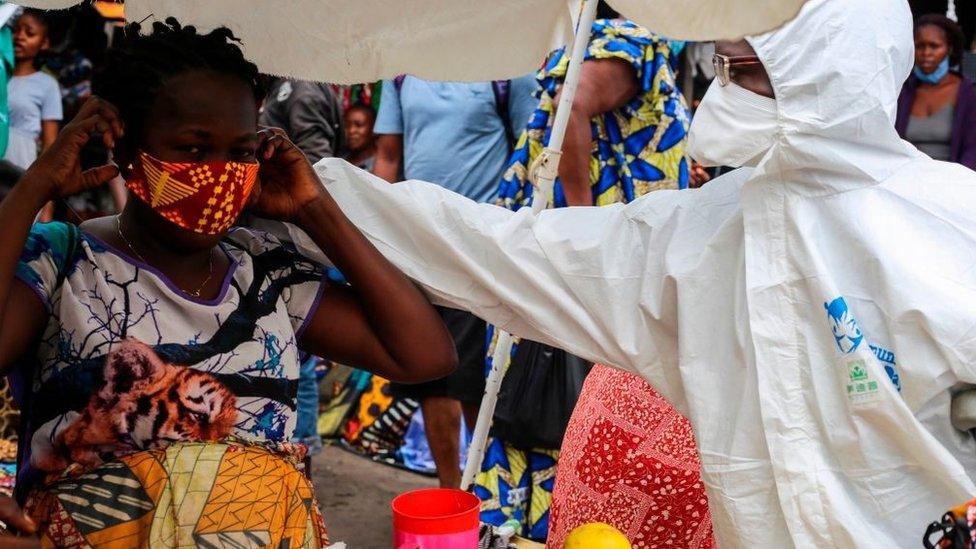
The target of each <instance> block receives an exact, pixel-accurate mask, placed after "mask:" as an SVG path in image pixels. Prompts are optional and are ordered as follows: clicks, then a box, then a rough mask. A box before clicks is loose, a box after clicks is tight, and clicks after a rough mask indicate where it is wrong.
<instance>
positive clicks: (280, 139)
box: [258, 128, 288, 160]
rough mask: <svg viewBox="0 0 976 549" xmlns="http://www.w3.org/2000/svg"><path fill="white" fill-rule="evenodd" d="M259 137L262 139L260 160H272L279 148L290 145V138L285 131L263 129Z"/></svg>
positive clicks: (259, 148) (259, 152) (259, 153)
mask: <svg viewBox="0 0 976 549" xmlns="http://www.w3.org/2000/svg"><path fill="white" fill-rule="evenodd" d="M258 136H259V137H260V138H261V141H260V143H261V144H260V146H259V147H258V159H260V160H270V159H271V158H272V157H274V155H275V154H276V153H277V152H278V149H279V148H282V147H284V146H286V144H287V143H288V136H287V134H286V133H285V130H283V129H281V128H261V130H260V131H258Z"/></svg>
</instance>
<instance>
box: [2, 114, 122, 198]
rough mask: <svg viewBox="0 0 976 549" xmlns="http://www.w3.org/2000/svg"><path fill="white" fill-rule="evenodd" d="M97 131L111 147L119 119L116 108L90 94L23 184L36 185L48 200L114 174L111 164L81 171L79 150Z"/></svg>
mask: <svg viewBox="0 0 976 549" xmlns="http://www.w3.org/2000/svg"><path fill="white" fill-rule="evenodd" d="M98 133H100V134H101V135H102V140H103V141H104V143H105V147H106V148H108V149H109V150H111V149H112V148H113V147H115V140H116V139H118V138H120V137H122V134H123V128H122V120H121V118H119V111H118V109H116V108H115V106H113V105H111V104H110V103H108V102H106V101H104V100H102V99H99V98H97V97H91V98H89V99H88V100H87V101H85V104H84V105H83V106H82V107H81V110H80V111H78V115H77V116H75V118H74V120H72V121H71V122H70V123H68V125H66V126H65V127H64V129H62V130H61V133H60V134H58V138H57V139H56V140H55V141H54V143H53V144H52V145H51V146H50V147H49V148H48V149H47V150H46V151H44V153H43V154H42V155H41V156H40V157H38V159H37V160H36V161H35V162H34V164H33V165H32V166H31V167H30V168H29V169H28V170H27V173H25V174H24V177H23V179H22V180H21V181H22V183H24V184H30V185H37V186H38V187H39V188H40V189H42V191H43V192H45V193H46V197H47V198H48V199H51V200H54V199H58V198H64V197H67V196H71V195H74V194H78V193H79V192H81V191H84V190H87V189H91V188H94V187H98V186H99V185H102V184H104V183H105V182H107V181H109V180H111V179H112V178H113V177H115V176H116V175H118V173H119V169H118V167H117V166H115V165H114V164H106V165H104V166H99V167H97V168H92V169H90V170H85V171H82V169H81V149H82V148H83V147H84V146H85V144H86V143H88V141H89V140H90V139H91V138H92V136H93V135H95V134H98Z"/></svg>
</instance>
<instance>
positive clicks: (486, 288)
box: [316, 0, 976, 547]
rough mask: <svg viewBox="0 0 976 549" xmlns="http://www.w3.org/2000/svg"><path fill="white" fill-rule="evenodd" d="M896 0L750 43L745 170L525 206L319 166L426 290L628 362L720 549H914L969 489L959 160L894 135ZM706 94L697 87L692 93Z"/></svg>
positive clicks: (902, 45) (366, 229)
mask: <svg viewBox="0 0 976 549" xmlns="http://www.w3.org/2000/svg"><path fill="white" fill-rule="evenodd" d="M911 25H912V22H911V15H910V13H909V10H908V6H907V4H906V2H904V0H857V1H853V0H812V1H811V2H809V3H808V4H807V5H806V7H805V8H804V9H803V10H802V11H801V13H800V15H799V16H798V17H797V19H795V20H794V21H792V22H791V23H788V24H786V25H785V26H784V27H782V28H781V29H779V30H777V31H774V32H772V33H769V34H766V35H762V36H758V37H752V38H750V39H749V41H750V43H751V44H752V45H753V47H754V48H755V49H756V51H757V53H758V55H759V57H760V59H761V60H762V62H763V65H764V66H765V67H766V69H767V72H768V73H769V76H770V79H771V81H772V84H773V87H774V89H775V94H776V105H777V110H778V131H777V132H776V135H775V138H774V140H773V145H772V147H771V149H770V150H769V151H768V152H767V153H766V155H765V156H764V157H763V158H762V160H761V161H760V163H759V165H758V166H757V168H756V169H755V170H754V171H753V170H738V171H735V172H732V173H730V174H728V175H726V176H724V177H721V178H718V179H716V180H715V181H713V182H711V183H709V184H708V185H706V186H705V187H703V188H702V189H699V190H694V191H680V192H677V191H661V192H656V193H651V194H649V195H647V196H645V197H643V198H641V199H639V200H636V201H634V202H632V203H631V204H628V205H617V206H608V207H603V208H568V209H557V210H550V211H545V212H543V213H542V214H540V215H538V216H533V215H532V214H531V212H530V211H529V209H528V208H526V209H523V210H521V211H519V212H510V211H508V210H505V209H502V208H497V207H494V206H490V205H483V204H475V203H474V202H471V201H468V200H466V199H464V198H462V197H461V196H458V195H455V194H452V193H450V192H448V191H445V190H443V189H441V188H440V187H438V186H436V185H432V184H428V183H423V182H419V181H411V182H405V183H400V184H397V185H388V184H387V183H385V182H383V181H381V180H379V179H377V178H375V177H373V176H371V175H369V174H367V173H365V172H362V171H359V170H357V169H356V168H354V167H352V166H350V165H348V164H346V163H344V162H342V161H340V160H334V159H327V160H323V161H322V162H321V163H319V164H318V165H317V166H316V169H317V171H318V173H319V175H320V177H321V178H322V179H323V181H324V182H325V183H326V186H327V188H328V190H329V192H330V193H331V194H332V195H333V196H334V197H335V199H336V200H337V201H338V202H339V204H340V206H341V208H342V210H343V211H344V212H345V213H346V214H347V215H348V216H349V217H350V218H351V219H352V221H353V222H354V223H355V224H356V225H358V226H359V227H360V229H361V230H362V231H363V233H364V234H365V235H367V237H369V238H370V239H371V240H372V241H373V242H374V243H375V245H376V246H377V247H378V248H379V250H380V251H381V252H383V253H384V254H385V255H386V256H387V257H388V258H389V259H390V260H391V261H392V262H393V263H395V264H396V265H397V266H399V267H400V268H401V269H402V270H403V271H404V272H405V273H406V274H407V275H409V276H410V277H411V278H413V279H414V280H416V281H417V282H418V283H419V284H421V285H422V286H423V287H424V288H425V289H426V290H427V291H428V292H429V293H430V294H431V295H432V296H433V297H434V298H435V299H436V300H437V301H439V302H441V303H444V304H448V305H451V306H454V307H458V308H463V309H467V310H470V311H473V312H474V313H475V314H477V315H478V316H481V317H483V318H485V319H487V320H488V321H489V322H492V323H494V324H496V325H498V326H500V327H502V328H503V329H505V330H507V331H510V332H511V333H513V334H516V335H519V336H523V337H526V338H530V339H533V340H537V341H541V342H545V343H548V344H551V345H554V346H556V347H560V348H563V349H566V350H568V351H570V352H572V353H575V354H577V355H580V356H583V357H586V358H588V359H591V360H594V361H598V362H602V363H605V364H609V365H613V366H616V367H618V368H622V369H625V370H629V371H632V372H636V373H638V374H639V375H641V376H643V377H645V378H646V379H647V380H648V381H649V382H650V383H651V384H652V385H653V386H654V387H655V388H656V389H657V390H658V391H659V392H660V393H661V394H662V395H664V396H665V397H666V398H668V399H669V400H670V401H671V402H672V403H673V404H674V406H675V407H676V408H677V409H678V410H680V411H681V412H682V413H683V414H685V415H687V417H689V418H690V420H691V422H692V424H693V425H694V429H695V435H696V438H697V440H698V444H699V450H700V453H701V463H702V476H703V479H704V481H705V483H706V486H707V490H708V496H709V504H710V509H711V512H712V518H713V521H714V526H715V534H716V536H717V539H718V541H719V544H720V545H721V546H723V547H736V546H742V547H787V546H791V545H795V546H801V547H812V546H819V547H851V546H864V547H886V546H896V547H917V546H918V545H919V543H920V539H921V535H922V533H923V532H924V530H925V527H926V525H927V523H929V522H931V521H932V520H936V519H938V518H939V517H940V516H941V515H942V513H943V512H944V511H945V510H946V509H948V508H949V507H950V506H953V505H956V504H959V503H961V502H963V501H965V500H966V499H969V498H970V497H972V496H974V495H976V486H974V485H973V482H972V480H971V475H972V474H973V473H974V472H976V445H974V442H973V438H972V436H971V435H969V434H968V433H963V432H960V431H956V430H954V429H953V428H952V427H951V425H950V420H949V402H950V396H951V392H952V391H953V390H954V389H956V388H957V387H959V386H960V385H961V384H964V383H976V173H973V172H971V171H969V170H968V169H966V168H964V167H962V166H958V165H953V164H948V163H942V162H936V161H933V160H931V159H929V158H928V157H926V156H924V155H922V154H921V153H919V152H918V151H917V150H915V149H914V148H913V147H912V146H911V145H909V144H907V143H906V142H904V141H902V140H900V139H899V138H898V136H897V135H896V133H895V130H894V127H893V116H894V107H895V102H896V99H897V96H898V92H899V90H900V89H901V84H902V82H903V81H904V80H905V78H906V77H907V75H908V72H909V70H910V68H911V65H912V56H913V43H912V29H911ZM706 100H707V99H706Z"/></svg>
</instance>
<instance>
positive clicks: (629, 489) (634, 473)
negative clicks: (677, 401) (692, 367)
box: [547, 365, 715, 549]
mask: <svg viewBox="0 0 976 549" xmlns="http://www.w3.org/2000/svg"><path fill="white" fill-rule="evenodd" d="M700 469H701V466H700V463H699V461H698V451H697V449H696V448H695V437H694V434H693V433H692V430H691V424H690V423H689V422H688V420H687V419H686V418H685V417H684V416H682V415H681V414H679V413H678V412H677V410H675V409H674V408H673V407H672V406H671V405H670V404H668V402H667V401H665V400H664V398H663V397H661V395H659V394H658V393H657V392H656V391H655V390H654V389H653V388H651V386H650V384H648V383H647V382H646V381H644V379H643V378H641V377H638V376H636V375H634V374H630V373H627V372H623V371H621V370H617V369H614V368H610V367H607V366H602V365H597V366H595V367H594V368H593V370H592V371H591V372H590V375H589V376H587V378H586V382H585V383H584V384H583V392H582V394H581V395H580V400H579V403H578V404H577V405H576V409H575V410H574V411H573V416H572V418H571V419H570V421H569V427H568V428H567V430H566V437H565V438H564V439H563V447H562V453H561V456H560V458H559V469H558V471H557V473H556V488H555V492H554V493H553V499H552V511H551V512H552V514H551V517H550V526H549V538H548V541H547V547H549V548H553V549H555V548H561V547H562V546H563V541H564V540H565V539H566V535H567V534H568V533H569V532H570V531H571V530H572V529H573V528H575V527H577V526H579V525H581V524H586V523H589V522H605V523H608V524H611V525H613V526H614V527H616V528H617V529H618V530H620V531H621V532H623V533H624V534H625V535H626V536H627V537H628V538H629V539H630V542H631V544H632V545H633V546H634V547H635V548H641V547H662V546H669V547H694V548H710V547H713V546H714V545H715V542H714V537H713V535H712V521H711V518H710V516H709V514H708V498H707V497H706V495H705V486H704V484H703V483H702V480H701V473H700Z"/></svg>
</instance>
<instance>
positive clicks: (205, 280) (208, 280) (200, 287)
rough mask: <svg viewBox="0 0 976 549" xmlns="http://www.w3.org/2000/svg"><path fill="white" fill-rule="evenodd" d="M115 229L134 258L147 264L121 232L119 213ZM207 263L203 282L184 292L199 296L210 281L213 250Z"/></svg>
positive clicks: (212, 269) (212, 271)
mask: <svg viewBox="0 0 976 549" xmlns="http://www.w3.org/2000/svg"><path fill="white" fill-rule="evenodd" d="M115 229H116V230H117V231H118V233H119V238H120V239H122V242H125V245H126V247H127V248H129V251H130V252H132V253H133V254H135V256H136V258H137V259H139V261H141V262H143V263H145V264H147V265H148V264H149V262H148V261H146V258H144V257H142V254H140V253H139V251H138V250H136V248H135V246H133V245H132V244H131V243H130V242H129V239H128V238H126V237H125V234H123V233H122V216H121V215H116V216H115ZM209 263H210V274H208V275H207V278H205V279H204V280H203V282H202V283H201V284H200V286H198V287H197V289H196V290H183V291H184V292H186V293H187V294H188V295H192V296H193V297H200V292H202V291H203V288H204V286H206V285H207V283H208V282H210V279H211V278H213V274H214V260H213V250H211V251H210V262H209Z"/></svg>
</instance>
